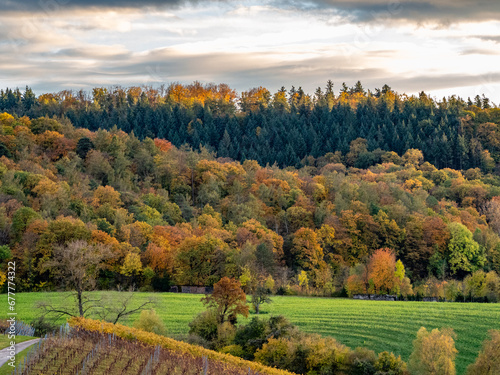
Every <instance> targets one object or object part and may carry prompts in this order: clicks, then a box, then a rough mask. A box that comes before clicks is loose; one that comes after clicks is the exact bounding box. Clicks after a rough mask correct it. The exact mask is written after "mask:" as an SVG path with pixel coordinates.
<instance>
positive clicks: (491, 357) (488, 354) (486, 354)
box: [467, 330, 500, 375]
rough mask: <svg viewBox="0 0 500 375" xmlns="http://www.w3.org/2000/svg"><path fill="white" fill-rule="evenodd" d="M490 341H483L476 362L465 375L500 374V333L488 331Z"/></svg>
mask: <svg viewBox="0 0 500 375" xmlns="http://www.w3.org/2000/svg"><path fill="white" fill-rule="evenodd" d="M489 334H490V339H489V340H484V342H483V348H482V350H481V352H479V355H478V356H477V359H476V362H474V363H473V364H472V365H470V366H469V367H468V368H467V375H496V374H500V355H499V353H500V331H499V330H490V331H489Z"/></svg>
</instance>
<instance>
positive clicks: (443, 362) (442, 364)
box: [408, 327, 457, 375]
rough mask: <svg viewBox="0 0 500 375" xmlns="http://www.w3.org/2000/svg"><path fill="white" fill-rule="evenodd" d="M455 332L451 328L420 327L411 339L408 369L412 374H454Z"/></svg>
mask: <svg viewBox="0 0 500 375" xmlns="http://www.w3.org/2000/svg"><path fill="white" fill-rule="evenodd" d="M454 337H455V333H454V332H453V330H452V329H441V331H440V330H438V329H433V330H432V331H431V332H428V331H427V329H426V328H425V327H422V328H420V330H419V331H418V333H417V338H416V339H415V340H414V341H413V352H412V354H411V355H410V359H409V361H408V369H409V370H410V373H411V374H414V375H455V374H456V370H455V357H456V355H457V349H455V341H454Z"/></svg>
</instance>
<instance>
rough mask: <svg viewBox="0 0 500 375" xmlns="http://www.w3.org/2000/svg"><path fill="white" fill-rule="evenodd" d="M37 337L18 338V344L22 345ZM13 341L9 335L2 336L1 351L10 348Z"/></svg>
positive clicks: (0, 340)
mask: <svg viewBox="0 0 500 375" xmlns="http://www.w3.org/2000/svg"><path fill="white" fill-rule="evenodd" d="M34 338H35V337H31V336H16V340H15V341H16V344H20V343H22V342H25V341H28V340H33V339H34ZM11 341H12V340H11V339H9V336H8V335H0V349H5V348H8V347H9V346H10V343H11Z"/></svg>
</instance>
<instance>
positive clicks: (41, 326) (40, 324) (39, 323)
mask: <svg viewBox="0 0 500 375" xmlns="http://www.w3.org/2000/svg"><path fill="white" fill-rule="evenodd" d="M30 324H31V326H32V327H33V328H34V329H35V333H34V336H37V337H42V336H45V335H46V334H47V333H52V332H54V331H56V330H58V329H59V325H57V324H55V323H53V322H51V321H49V320H47V319H45V317H43V316H40V317H39V318H37V319H35V320H33V321H32V322H31V323H30Z"/></svg>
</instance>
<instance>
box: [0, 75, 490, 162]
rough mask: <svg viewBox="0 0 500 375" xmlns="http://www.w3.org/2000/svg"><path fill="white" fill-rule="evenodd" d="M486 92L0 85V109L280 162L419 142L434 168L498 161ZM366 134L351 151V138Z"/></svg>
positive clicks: (369, 155) (400, 149) (370, 152)
mask: <svg viewBox="0 0 500 375" xmlns="http://www.w3.org/2000/svg"><path fill="white" fill-rule="evenodd" d="M492 106H493V105H492V103H491V102H490V101H489V99H488V98H486V97H484V96H483V97H479V96H477V97H476V98H474V99H473V100H470V99H468V100H463V99H461V98H458V97H455V96H452V97H450V98H448V99H446V98H443V99H442V100H441V101H436V100H433V99H432V98H430V97H429V96H428V95H426V94H425V93H423V92H422V93H420V95H419V96H410V97H409V96H406V95H404V94H403V95H401V94H398V93H396V92H394V91H393V90H392V89H391V88H390V87H389V86H387V85H385V86H384V87H383V88H382V89H376V90H375V92H371V91H369V90H368V91H366V90H365V89H364V88H363V86H362V85H361V83H360V82H358V83H357V84H356V85H355V86H354V87H351V88H349V87H347V86H346V85H345V84H344V85H343V86H342V88H341V89H340V93H338V94H335V93H334V85H333V82H331V81H328V83H327V85H326V87H325V88H324V89H322V88H318V89H317V90H316V92H315V93H314V95H309V94H307V93H305V92H304V91H303V90H302V89H301V88H299V89H295V88H294V87H292V88H291V89H290V90H288V91H287V90H286V89H285V88H282V89H281V90H279V91H278V92H275V93H271V92H269V90H267V89H265V88H263V87H259V88H254V89H251V90H249V91H246V92H242V93H241V94H239V95H238V93H236V92H235V91H234V90H232V89H231V88H230V87H228V86H227V85H224V84H220V85H213V84H212V85H202V84H200V83H198V82H195V83H193V84H191V85H180V84H172V85H170V86H168V87H166V88H165V87H162V88H159V89H153V88H151V87H144V88H140V87H131V88H128V89H124V88H120V87H114V88H95V89H94V90H93V91H92V93H86V92H83V91H79V92H72V91H61V92H59V93H57V94H41V95H39V96H38V97H37V96H36V95H35V94H34V93H33V91H32V90H31V89H29V88H26V90H25V91H24V92H21V91H20V90H11V89H7V90H5V91H3V90H2V91H0V111H6V112H8V113H11V114H15V115H18V116H23V115H26V116H29V117H31V118H36V117H40V116H48V117H53V116H57V117H58V118H68V119H69V120H70V121H71V122H72V123H73V124H74V125H75V126H76V127H81V128H87V129H90V130H94V131H95V130H97V129H100V128H101V129H107V130H110V129H112V128H113V127H114V126H117V127H118V129H121V130H123V131H125V132H126V133H131V132H134V134H135V136H137V137H138V138H139V139H144V138H146V137H150V138H155V137H157V138H162V139H168V140H169V141H170V142H172V144H173V145H174V146H176V147H180V146H181V145H183V144H186V143H187V144H190V145H191V146H193V147H194V148H198V147H199V146H200V145H202V146H205V147H207V148H208V149H209V150H211V151H214V152H217V155H218V156H219V157H229V158H232V159H233V160H239V161H245V160H256V161H257V162H258V163H259V164H260V165H266V164H269V165H273V164H274V163H277V164H278V165H279V166H281V167H286V166H295V167H300V166H303V165H315V166H316V165H318V164H320V165H321V164H324V160H325V159H326V160H332V159H334V160H336V161H338V162H341V163H344V164H345V165H346V166H348V167H351V166H354V167H357V168H367V167H369V166H372V165H376V164H378V163H380V162H382V161H383V160H382V155H383V154H384V151H394V152H395V153H397V154H398V155H402V154H404V153H405V152H406V151H407V150H409V149H412V148H414V149H419V150H421V151H422V152H423V155H424V157H425V160H426V161H429V162H430V163H432V164H433V165H435V166H436V167H437V168H447V167H448V168H453V169H460V170H463V169H469V168H477V167H479V168H481V169H482V170H483V171H485V172H490V171H492V170H494V169H495V167H496V163H497V162H499V161H500V136H499V134H498V131H497V127H498V124H499V123H500V109H498V108H496V107H494V108H492ZM357 138H364V139H366V140H367V142H366V143H365V144H364V145H363V146H362V147H361V146H360V147H359V148H358V149H357V150H356V152H355V153H353V152H351V151H352V150H351V148H350V145H351V142H352V141H354V140H355V139H357Z"/></svg>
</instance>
